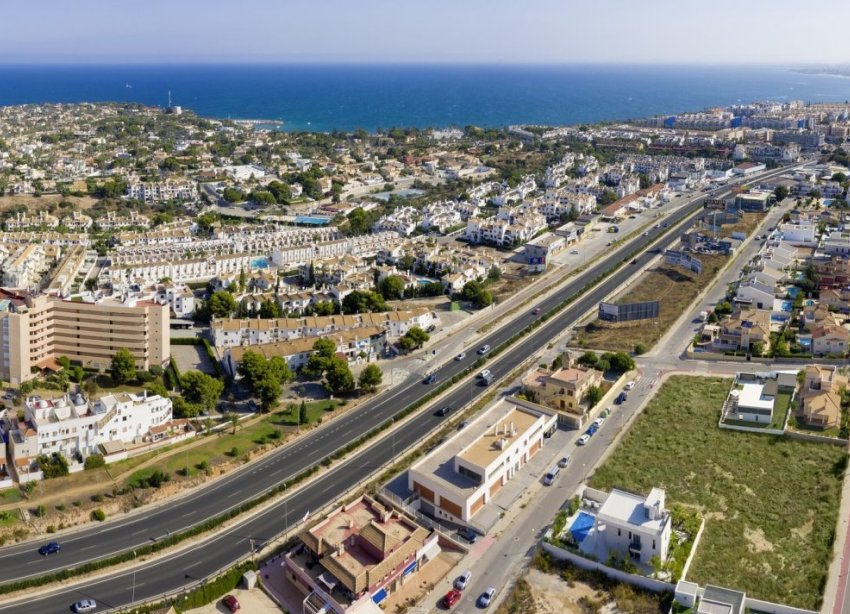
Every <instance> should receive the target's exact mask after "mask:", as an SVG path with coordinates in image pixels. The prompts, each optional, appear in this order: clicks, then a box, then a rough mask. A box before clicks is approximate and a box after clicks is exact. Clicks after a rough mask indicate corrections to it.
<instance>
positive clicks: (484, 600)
mask: <svg viewBox="0 0 850 614" xmlns="http://www.w3.org/2000/svg"><path fill="white" fill-rule="evenodd" d="M495 595H496V589H495V588H493V587H492V586H488V587H487V590H485V591H484V592H483V593H481V596H480V597H479V598H478V605H479V606H480V607H482V608H486V607H487V606H489V605H490V602H491V601H493V597H494V596H495Z"/></svg>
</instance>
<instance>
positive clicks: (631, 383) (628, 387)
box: [625, 381, 635, 390]
mask: <svg viewBox="0 0 850 614" xmlns="http://www.w3.org/2000/svg"><path fill="white" fill-rule="evenodd" d="M634 387H635V383H634V381H630V382H626V386H625V389H626V390H631V389H632V388H634Z"/></svg>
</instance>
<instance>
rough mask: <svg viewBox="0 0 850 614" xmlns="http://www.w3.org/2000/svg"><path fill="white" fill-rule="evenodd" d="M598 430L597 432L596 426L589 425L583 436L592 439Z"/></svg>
mask: <svg viewBox="0 0 850 614" xmlns="http://www.w3.org/2000/svg"><path fill="white" fill-rule="evenodd" d="M598 430H599V427H598V426H596V425H595V424H591V425H590V426H589V427H588V429H587V430H586V431H585V432H584V433H585V435H590V436H591V437H593V436H594V435H596V431H598Z"/></svg>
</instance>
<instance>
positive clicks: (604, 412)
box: [602, 407, 614, 418]
mask: <svg viewBox="0 0 850 614" xmlns="http://www.w3.org/2000/svg"><path fill="white" fill-rule="evenodd" d="M613 409H614V408H613V407H606V408H605V409H603V410H602V417H603V418H607V417H608V416H610V415H611V411H612V410H613Z"/></svg>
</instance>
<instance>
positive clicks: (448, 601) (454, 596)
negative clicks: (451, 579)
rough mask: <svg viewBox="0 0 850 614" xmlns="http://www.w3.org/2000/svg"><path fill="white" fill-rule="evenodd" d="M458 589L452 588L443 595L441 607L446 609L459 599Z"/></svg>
mask: <svg viewBox="0 0 850 614" xmlns="http://www.w3.org/2000/svg"><path fill="white" fill-rule="evenodd" d="M460 597H461V595H460V591H459V590H457V589H454V588H453V589H452V590H450V591H449V592H448V593H446V595H445V597H443V607H444V608H446V609H447V610H448V609H449V608H450V607H452V606H453V605H454V604H456V603H457V602H458V601H460Z"/></svg>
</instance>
